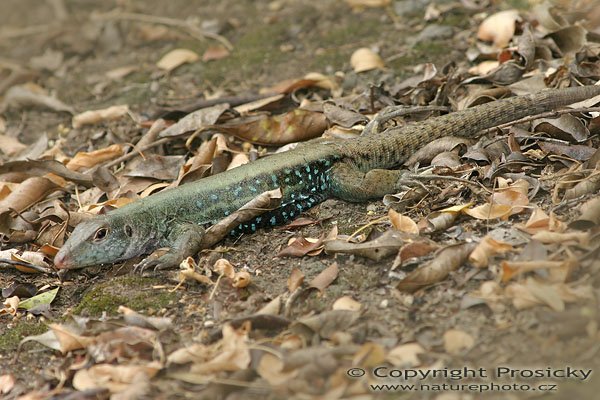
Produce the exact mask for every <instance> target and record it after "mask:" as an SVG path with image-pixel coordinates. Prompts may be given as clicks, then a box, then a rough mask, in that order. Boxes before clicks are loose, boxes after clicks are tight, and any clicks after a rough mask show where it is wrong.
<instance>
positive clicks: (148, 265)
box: [133, 252, 183, 275]
mask: <svg viewBox="0 0 600 400" xmlns="http://www.w3.org/2000/svg"><path fill="white" fill-rule="evenodd" d="M182 260H183V258H181V257H180V256H179V255H177V254H174V253H171V252H168V253H166V254H163V255H162V256H158V257H153V256H149V257H147V258H145V259H144V260H142V261H140V262H139V263H138V264H136V265H135V267H133V272H134V273H138V274H140V275H142V274H143V273H144V272H145V271H146V270H148V269H152V270H153V271H161V270H164V269H171V268H175V267H178V266H179V263H181V261H182Z"/></svg>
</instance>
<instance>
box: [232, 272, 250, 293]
mask: <svg viewBox="0 0 600 400" xmlns="http://www.w3.org/2000/svg"><path fill="white" fill-rule="evenodd" d="M250 283H252V276H251V275H250V273H249V272H248V271H240V272H236V273H235V275H234V276H233V282H232V285H233V287H234V288H237V289H241V288H245V287H247V286H248V285H250Z"/></svg>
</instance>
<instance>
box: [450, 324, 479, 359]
mask: <svg viewBox="0 0 600 400" xmlns="http://www.w3.org/2000/svg"><path fill="white" fill-rule="evenodd" d="M474 345H475V339H474V338H473V336H471V335H469V334H468V333H467V332H465V331H461V330H459V329H450V330H447V331H446V332H445V333H444V349H445V350H446V352H448V353H449V354H452V355H458V354H461V353H463V352H464V351H467V350H470V349H471V348H473V346H474Z"/></svg>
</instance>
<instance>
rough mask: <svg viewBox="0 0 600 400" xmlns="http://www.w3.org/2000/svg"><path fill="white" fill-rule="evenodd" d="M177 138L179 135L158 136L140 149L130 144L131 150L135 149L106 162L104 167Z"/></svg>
mask: <svg viewBox="0 0 600 400" xmlns="http://www.w3.org/2000/svg"><path fill="white" fill-rule="evenodd" d="M178 138H179V137H175V136H173V137H166V138H160V139H158V140H155V141H154V142H152V143H148V144H147V145H145V146H144V147H142V148H140V149H136V148H135V146H133V145H132V147H133V150H135V151H131V152H129V153H127V154H124V155H122V156H121V157H119V158H115V159H114V160H112V161H111V162H109V163H106V165H105V167H106V168H111V167H114V166H115V165H118V164H120V163H122V162H123V161H127V160H129V159H130V158H133V157H135V156H138V155H141V153H142V152H144V151H146V150H149V149H151V148H153V147H156V146H160V145H161V144H164V143H168V142H169V141H171V140H174V139H178Z"/></svg>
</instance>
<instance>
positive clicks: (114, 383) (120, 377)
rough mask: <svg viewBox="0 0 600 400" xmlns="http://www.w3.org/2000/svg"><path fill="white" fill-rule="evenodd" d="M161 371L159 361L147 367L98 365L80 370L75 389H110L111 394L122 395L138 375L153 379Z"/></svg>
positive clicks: (77, 373)
mask: <svg viewBox="0 0 600 400" xmlns="http://www.w3.org/2000/svg"><path fill="white" fill-rule="evenodd" d="M160 369H161V366H160V363H159V362H157V361H153V362H149V363H147V364H145V365H131V364H129V365H112V364H96V365H92V366H91V367H90V368H87V369H80V370H79V371H77V372H76V373H75V375H74V376H73V387H74V388H75V389H77V390H81V391H84V390H93V389H100V388H104V389H108V390H109V391H110V393H113V394H114V393H120V392H123V391H124V390H127V388H128V387H129V386H130V384H131V383H132V382H134V381H135V380H136V379H137V378H136V377H137V375H138V374H144V375H146V376H147V377H149V378H151V377H153V376H155V375H156V374H157V373H158V371H159V370H160Z"/></svg>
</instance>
